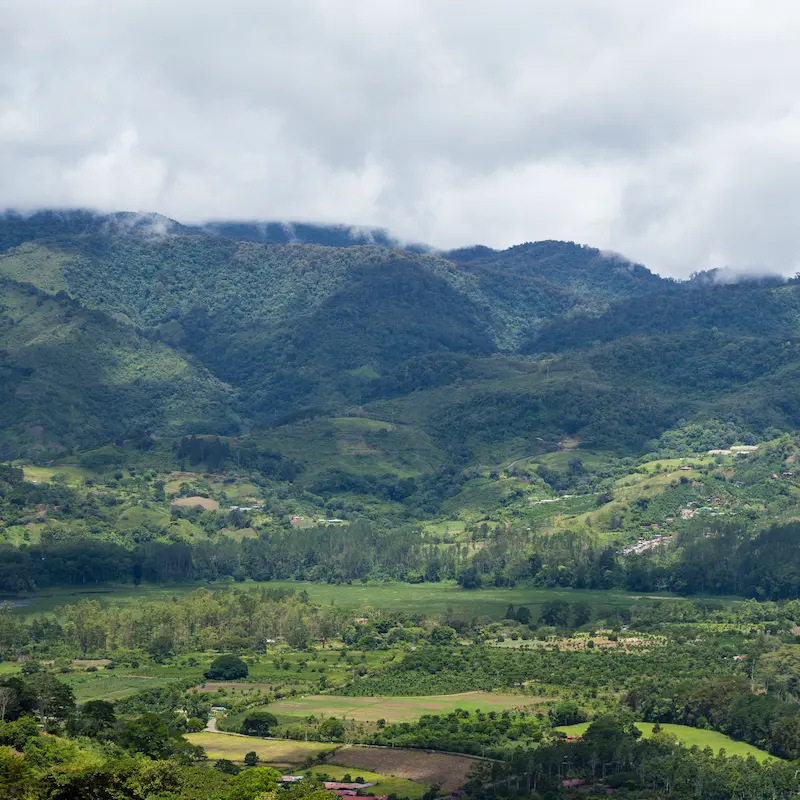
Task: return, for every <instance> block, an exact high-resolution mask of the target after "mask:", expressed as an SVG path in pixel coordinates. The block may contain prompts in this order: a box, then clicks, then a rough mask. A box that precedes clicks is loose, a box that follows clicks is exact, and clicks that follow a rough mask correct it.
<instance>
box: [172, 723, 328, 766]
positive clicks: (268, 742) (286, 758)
mask: <svg viewBox="0 0 800 800" xmlns="http://www.w3.org/2000/svg"><path fill="white" fill-rule="evenodd" d="M186 738H187V739H188V740H189V741H190V742H191V743H192V744H195V745H199V746H200V747H202V748H203V749H204V750H205V751H206V754H207V755H208V757H209V758H210V759H214V760H217V759H220V758H227V759H229V760H230V761H243V760H244V757H245V755H246V754H247V753H249V752H250V751H255V752H256V753H257V754H258V757H259V759H260V760H261V761H265V762H267V763H269V764H280V765H281V766H293V765H296V764H302V763H303V762H304V761H306V760H307V759H309V758H317V757H318V756H319V755H320V754H321V753H330V752H333V751H334V750H335V749H336V747H337V745H329V744H327V745H326V744H320V743H319V742H295V741H291V740H288V739H261V738H259V737H257V736H237V735H236V734H233V733H211V732H209V731H202V732H201V733H190V734H188V735H187V736H186Z"/></svg>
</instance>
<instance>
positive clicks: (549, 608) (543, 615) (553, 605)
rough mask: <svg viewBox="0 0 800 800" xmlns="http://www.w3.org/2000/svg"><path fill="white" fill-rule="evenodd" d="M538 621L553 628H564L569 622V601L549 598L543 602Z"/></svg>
mask: <svg viewBox="0 0 800 800" xmlns="http://www.w3.org/2000/svg"><path fill="white" fill-rule="evenodd" d="M539 622H541V624H542V625H550V626H552V627H554V628H566V627H567V624H568V623H569V603H567V602H566V601H565V600H550V601H548V602H547V603H543V604H542V610H541V612H540V614H539Z"/></svg>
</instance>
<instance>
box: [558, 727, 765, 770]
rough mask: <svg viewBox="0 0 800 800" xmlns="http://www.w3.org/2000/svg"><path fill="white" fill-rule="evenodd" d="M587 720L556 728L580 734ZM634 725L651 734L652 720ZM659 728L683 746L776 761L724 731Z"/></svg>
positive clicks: (643, 733)
mask: <svg viewBox="0 0 800 800" xmlns="http://www.w3.org/2000/svg"><path fill="white" fill-rule="evenodd" d="M589 724H590V723H588V722H582V723H580V724H579V725H564V726H562V727H560V728H556V730H559V731H563V732H564V733H566V734H567V736H580V735H582V734H583V733H584V732H585V731H586V729H587V728H588V727H589ZM636 727H637V728H638V729H639V730H640V731H641V732H642V737H643V738H645V739H649V738H650V737H651V736H652V735H653V723H652V722H637V723H636ZM661 730H662V731H663V732H664V733H671V734H672V735H673V736H674V737H675V738H676V739H677V740H678V741H679V742H680V743H681V744H682V745H683V746H684V747H694V746H695V745H697V747H700V748H705V747H710V748H711V749H712V750H713V751H714V752H715V753H719V751H720V750H724V751H725V752H726V754H727V755H729V756H741V757H742V758H747V757H748V756H753V758H755V759H758V760H759V761H777V760H778V759H776V758H775V756H771V755H770V754H769V753H767V752H765V751H764V750H759V749H758V748H757V747H753V746H752V745H750V744H747V743H746V742H737V741H736V740H735V739H731V738H730V736H726V735H725V734H724V733H718V732H717V731H709V730H702V729H701V728H691V727H689V726H688V725H671V724H669V723H662V725H661Z"/></svg>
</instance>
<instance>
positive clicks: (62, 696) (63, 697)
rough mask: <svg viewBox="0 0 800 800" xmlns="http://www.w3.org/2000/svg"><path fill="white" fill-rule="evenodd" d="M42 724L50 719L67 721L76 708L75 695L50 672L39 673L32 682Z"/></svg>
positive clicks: (31, 685)
mask: <svg viewBox="0 0 800 800" xmlns="http://www.w3.org/2000/svg"><path fill="white" fill-rule="evenodd" d="M30 687H31V689H32V690H33V695H34V697H35V698H36V710H37V712H38V714H39V719H40V721H41V722H45V721H46V720H47V719H48V718H50V717H54V718H56V719H65V718H66V717H67V716H68V715H69V713H70V712H71V711H72V710H73V709H74V708H75V695H74V694H73V692H72V689H71V688H70V687H69V686H67V685H66V684H65V683H61V681H59V680H58V679H56V677H55V676H53V675H51V674H50V673H49V672H39V673H37V674H36V675H34V676H33V677H32V678H31V680H30Z"/></svg>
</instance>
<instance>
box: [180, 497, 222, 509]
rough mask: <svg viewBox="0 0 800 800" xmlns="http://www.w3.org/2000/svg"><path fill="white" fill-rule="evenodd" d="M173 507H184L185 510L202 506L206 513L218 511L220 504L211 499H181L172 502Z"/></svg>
mask: <svg viewBox="0 0 800 800" xmlns="http://www.w3.org/2000/svg"><path fill="white" fill-rule="evenodd" d="M172 505H173V506H183V507H184V508H193V507H194V506H202V507H203V508H204V509H205V510H206V511H216V510H217V509H218V508H219V503H218V502H217V501H216V500H212V499H211V498H210V497H200V496H197V497H180V498H178V499H177V500H173V501H172Z"/></svg>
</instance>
